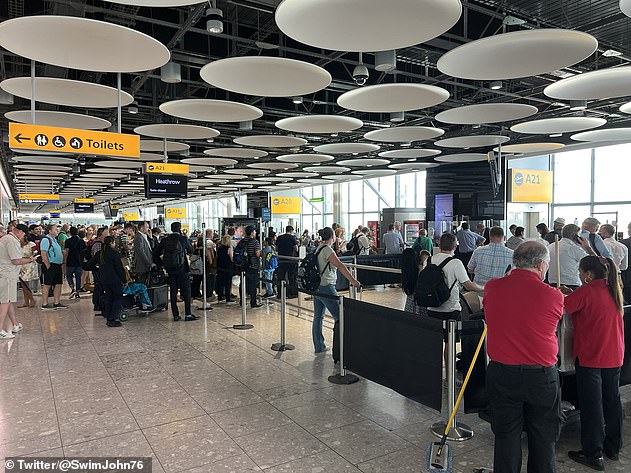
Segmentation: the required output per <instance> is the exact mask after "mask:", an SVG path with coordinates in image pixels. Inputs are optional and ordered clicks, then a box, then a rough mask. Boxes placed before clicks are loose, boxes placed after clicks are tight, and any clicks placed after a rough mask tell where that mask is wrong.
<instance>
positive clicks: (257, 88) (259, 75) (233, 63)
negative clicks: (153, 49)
mask: <svg viewBox="0 0 631 473" xmlns="http://www.w3.org/2000/svg"><path fill="white" fill-rule="evenodd" d="M199 75H200V77H201V78H202V79H203V80H204V81H205V82H207V83H208V84H210V85H212V86H214V87H218V88H220V89H224V90H228V91H230V92H235V93H237V94H244V95H257V96H261V97H291V96H294V95H297V96H300V95H308V94H312V93H314V92H317V91H319V90H322V89H324V88H326V87H328V86H329V84H331V74H329V73H328V72H327V71H326V70H325V69H323V68H321V67H320V66H316V65H315V64H310V63H308V62H304V61H298V60H296V59H287V58H282V57H265V56H240V57H230V58H226V59H219V60H217V61H213V62H211V63H209V64H206V65H205V66H204V67H202V69H201V70H200V72H199Z"/></svg>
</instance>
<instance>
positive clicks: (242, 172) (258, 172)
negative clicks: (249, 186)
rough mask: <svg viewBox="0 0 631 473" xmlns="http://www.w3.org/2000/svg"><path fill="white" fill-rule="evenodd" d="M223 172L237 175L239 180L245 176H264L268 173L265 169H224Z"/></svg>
mask: <svg viewBox="0 0 631 473" xmlns="http://www.w3.org/2000/svg"><path fill="white" fill-rule="evenodd" d="M224 172H225V173H226V174H235V175H239V176H240V177H239V179H245V178H246V177H247V176H265V175H266V174H269V173H270V172H269V171H267V170H265V169H226V170H225V171H224Z"/></svg>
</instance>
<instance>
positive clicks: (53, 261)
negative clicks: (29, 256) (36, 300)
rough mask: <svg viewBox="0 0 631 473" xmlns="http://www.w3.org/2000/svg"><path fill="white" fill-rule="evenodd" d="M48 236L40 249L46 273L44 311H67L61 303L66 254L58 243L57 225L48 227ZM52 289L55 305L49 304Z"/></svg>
mask: <svg viewBox="0 0 631 473" xmlns="http://www.w3.org/2000/svg"><path fill="white" fill-rule="evenodd" d="M46 230H47V234H46V235H45V236H44V238H42V241H41V243H40V248H41V251H42V262H43V264H44V266H43V268H42V269H43V272H44V287H43V288H42V310H57V309H67V308H68V307H67V306H65V305H63V304H61V303H60V302H59V300H60V298H61V287H62V284H63V270H62V267H61V266H62V264H63V262H64V254H63V250H62V249H61V246H60V245H59V243H58V241H57V236H58V235H59V229H58V227H57V225H54V224H51V225H48V227H46ZM51 288H52V293H53V303H52V304H50V303H49V302H48V297H49V292H48V291H49V290H50V289H51Z"/></svg>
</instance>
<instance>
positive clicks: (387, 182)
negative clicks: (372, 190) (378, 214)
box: [379, 176, 396, 209]
mask: <svg viewBox="0 0 631 473" xmlns="http://www.w3.org/2000/svg"><path fill="white" fill-rule="evenodd" d="M395 181H396V176H387V177H380V178H379V192H380V193H381V195H382V196H383V198H384V199H385V200H386V203H384V202H383V201H382V202H381V205H380V207H379V209H383V208H388V207H394V206H395V201H396V191H395Z"/></svg>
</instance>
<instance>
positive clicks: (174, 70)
mask: <svg viewBox="0 0 631 473" xmlns="http://www.w3.org/2000/svg"><path fill="white" fill-rule="evenodd" d="M160 80H161V81H162V82H166V83H167V84H179V83H180V82H182V68H181V66H180V65H179V64H178V63H176V62H167V63H166V64H165V65H164V66H162V67H161V68H160Z"/></svg>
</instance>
